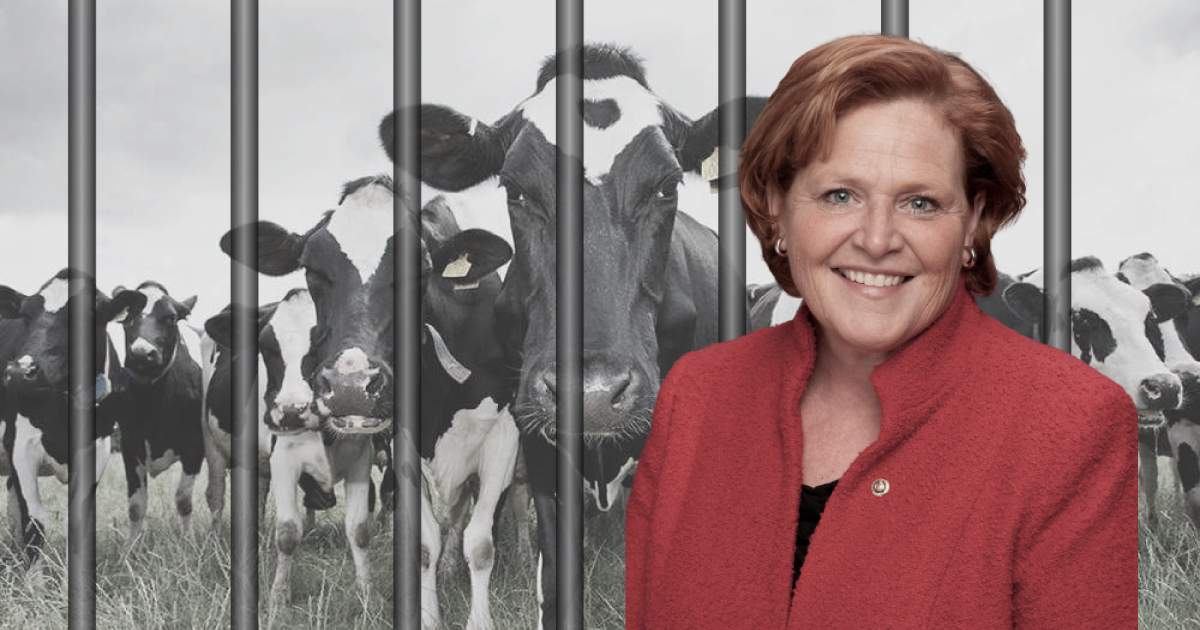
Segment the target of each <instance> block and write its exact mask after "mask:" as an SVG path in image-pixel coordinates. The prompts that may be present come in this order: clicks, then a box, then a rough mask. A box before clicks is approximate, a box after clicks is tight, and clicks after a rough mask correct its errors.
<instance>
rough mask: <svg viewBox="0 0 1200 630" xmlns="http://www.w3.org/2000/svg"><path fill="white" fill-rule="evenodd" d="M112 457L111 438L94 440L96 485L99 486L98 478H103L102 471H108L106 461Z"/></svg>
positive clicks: (105, 437)
mask: <svg viewBox="0 0 1200 630" xmlns="http://www.w3.org/2000/svg"><path fill="white" fill-rule="evenodd" d="M111 456H112V438H111V437H109V436H107V435H106V436H104V437H102V438H97V439H96V485H95V486H93V488H95V487H99V486H100V478H101V477H103V476H104V471H105V470H107V469H108V459H109V457H111Z"/></svg>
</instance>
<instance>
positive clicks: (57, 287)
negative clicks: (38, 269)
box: [38, 278, 71, 313]
mask: <svg viewBox="0 0 1200 630" xmlns="http://www.w3.org/2000/svg"><path fill="white" fill-rule="evenodd" d="M38 295H40V296H42V300H43V306H42V308H44V309H45V310H46V312H47V313H57V312H58V310H59V309H61V308H62V307H64V306H66V305H67V300H68V299H69V298H70V297H71V283H70V281H69V280H66V279H63V278H55V279H53V280H51V281H50V283H49V284H47V285H46V287H45V288H44V289H42V290H41V291H39V292H38Z"/></svg>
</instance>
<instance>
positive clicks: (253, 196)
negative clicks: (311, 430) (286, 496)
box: [229, 0, 258, 630]
mask: <svg viewBox="0 0 1200 630" xmlns="http://www.w3.org/2000/svg"><path fill="white" fill-rule="evenodd" d="M230 2H231V6H232V11H233V16H232V17H233V36H232V38H231V39H232V46H233V50H232V59H233V68H232V78H233V85H232V92H233V98H232V101H233V103H232V106H233V111H232V112H231V119H232V122H233V138H232V142H231V146H232V148H233V155H232V156H231V157H232V167H233V170H232V173H231V182H232V191H231V197H232V199H231V201H232V204H231V207H232V214H231V216H230V221H231V224H232V226H233V227H235V228H236V227H238V226H243V225H251V224H254V223H256V222H257V221H258V0H230ZM232 246H233V252H234V255H233V257H232V258H233V259H234V260H242V261H253V260H257V259H258V243H257V239H256V233H255V231H254V230H235V231H234V232H233V243H232ZM230 270H231V271H230V273H231V274H232V275H231V278H230V280H231V284H232V293H233V296H232V298H233V303H234V304H235V305H236V304H240V305H242V306H243V307H245V308H235V309H233V365H232V368H233V388H232V389H233V400H234V404H233V407H232V408H233V426H234V431H235V435H234V436H233V485H232V488H231V492H230V494H231V495H232V499H231V501H230V516H231V520H232V528H231V534H230V539H231V540H230V555H231V558H230V567H229V568H230V573H231V575H230V581H229V587H230V589H231V592H230V602H231V604H232V616H233V619H232V626H233V630H252V629H254V628H257V627H258V432H257V431H256V427H257V423H258V419H257V418H256V417H255V416H256V415H257V414H256V413H255V409H256V405H253V404H250V405H247V404H246V401H255V400H258V391H257V386H256V384H255V380H256V377H257V375H258V335H257V330H258V327H257V323H256V322H255V312H256V309H254V308H253V307H254V306H256V305H257V304H258V273H257V272H256V271H255V270H254V268H253V267H251V266H249V265H245V264H233V265H231V266H230Z"/></svg>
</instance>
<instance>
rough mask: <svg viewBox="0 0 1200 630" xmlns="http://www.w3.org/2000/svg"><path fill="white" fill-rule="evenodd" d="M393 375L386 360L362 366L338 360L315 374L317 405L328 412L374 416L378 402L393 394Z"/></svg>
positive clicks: (324, 413)
mask: <svg viewBox="0 0 1200 630" xmlns="http://www.w3.org/2000/svg"><path fill="white" fill-rule="evenodd" d="M391 383H392V380H391V376H390V375H389V374H388V372H387V370H385V369H384V368H383V367H382V364H377V363H375V362H370V363H369V364H363V365H362V366H361V368H359V369H346V368H345V366H344V365H339V364H335V365H333V366H329V367H325V368H322V369H320V370H318V372H317V374H315V375H314V376H313V391H314V392H316V395H317V402H318V404H317V409H318V410H319V411H320V412H321V414H322V415H328V416H374V415H375V414H376V406H377V405H379V404H380V402H384V403H385V406H386V400H385V399H388V398H390V396H391V393H390V392H391V389H390V388H391Z"/></svg>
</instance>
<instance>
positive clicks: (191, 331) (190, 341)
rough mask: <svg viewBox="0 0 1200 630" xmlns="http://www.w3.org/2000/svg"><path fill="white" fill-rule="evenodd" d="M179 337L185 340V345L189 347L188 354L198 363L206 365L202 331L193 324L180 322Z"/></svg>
mask: <svg viewBox="0 0 1200 630" xmlns="http://www.w3.org/2000/svg"><path fill="white" fill-rule="evenodd" d="M177 326H178V328H179V339H180V340H182V341H183V347H184V348H187V353H188V356H190V357H192V360H193V361H195V362H196V365H204V349H203V348H202V347H201V343H200V333H199V331H197V330H196V329H195V328H192V327H191V325H189V324H187V323H184V322H179V323H178V324H177Z"/></svg>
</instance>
